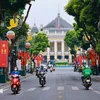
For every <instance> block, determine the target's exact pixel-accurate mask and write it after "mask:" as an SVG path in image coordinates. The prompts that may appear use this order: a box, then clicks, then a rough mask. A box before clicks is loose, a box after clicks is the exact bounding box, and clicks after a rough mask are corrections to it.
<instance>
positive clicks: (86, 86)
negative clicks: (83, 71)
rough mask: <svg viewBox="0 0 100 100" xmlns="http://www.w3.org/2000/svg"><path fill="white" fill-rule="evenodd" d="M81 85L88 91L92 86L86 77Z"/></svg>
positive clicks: (89, 78) (89, 79)
mask: <svg viewBox="0 0 100 100" xmlns="http://www.w3.org/2000/svg"><path fill="white" fill-rule="evenodd" d="M83 85H84V86H85V88H86V89H87V90H88V89H89V87H90V86H91V85H92V83H91V77H87V78H85V79H84V80H83Z"/></svg>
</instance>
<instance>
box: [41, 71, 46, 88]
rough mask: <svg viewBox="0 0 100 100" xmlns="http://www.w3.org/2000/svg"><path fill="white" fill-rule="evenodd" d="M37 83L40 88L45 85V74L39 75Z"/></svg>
mask: <svg viewBox="0 0 100 100" xmlns="http://www.w3.org/2000/svg"><path fill="white" fill-rule="evenodd" d="M39 83H40V85H41V86H42V87H43V86H44V85H45V84H46V77H45V72H40V73H39Z"/></svg>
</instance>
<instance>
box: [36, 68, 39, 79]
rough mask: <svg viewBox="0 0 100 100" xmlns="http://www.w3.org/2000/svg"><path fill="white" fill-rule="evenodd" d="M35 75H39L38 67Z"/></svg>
mask: <svg viewBox="0 0 100 100" xmlns="http://www.w3.org/2000/svg"><path fill="white" fill-rule="evenodd" d="M36 76H37V77H39V68H38V69H36Z"/></svg>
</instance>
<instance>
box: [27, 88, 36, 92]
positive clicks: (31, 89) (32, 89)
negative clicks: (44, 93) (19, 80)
mask: <svg viewBox="0 0 100 100" xmlns="http://www.w3.org/2000/svg"><path fill="white" fill-rule="evenodd" d="M35 89H36V88H30V89H28V90H27V91H34V90H35Z"/></svg>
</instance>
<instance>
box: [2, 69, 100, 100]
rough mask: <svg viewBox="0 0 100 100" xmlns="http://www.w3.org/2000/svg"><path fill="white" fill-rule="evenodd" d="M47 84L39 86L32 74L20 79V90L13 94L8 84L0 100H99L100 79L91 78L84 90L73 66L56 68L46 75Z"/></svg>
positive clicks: (79, 75) (79, 76)
mask: <svg viewBox="0 0 100 100" xmlns="http://www.w3.org/2000/svg"><path fill="white" fill-rule="evenodd" d="M46 79H47V84H46V85H45V87H41V86H40V85H39V82H38V78H37V77H36V76H35V75H33V76H30V77H28V78H26V79H24V80H23V81H22V90H21V91H20V92H19V94H17V95H14V94H12V91H11V90H10V87H9V86H6V87H4V88H2V89H3V93H0V100H100V81H99V80H97V79H92V84H93V85H92V86H91V88H90V89H89V90H85V88H84V86H82V82H81V74H80V73H78V72H73V68H57V69H56V71H55V72H48V73H47V75H46Z"/></svg>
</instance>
